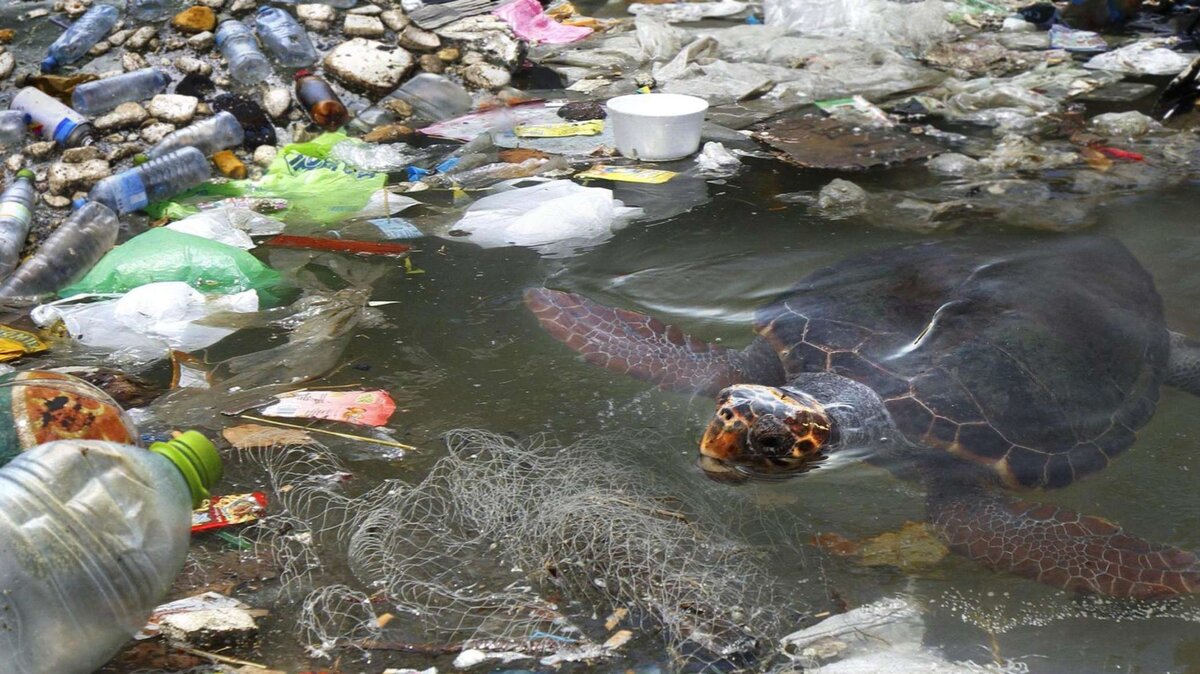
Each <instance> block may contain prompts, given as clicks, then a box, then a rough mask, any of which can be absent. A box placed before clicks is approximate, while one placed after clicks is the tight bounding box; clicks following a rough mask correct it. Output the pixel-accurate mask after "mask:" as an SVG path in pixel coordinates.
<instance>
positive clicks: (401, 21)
mask: <svg viewBox="0 0 1200 674" xmlns="http://www.w3.org/2000/svg"><path fill="white" fill-rule="evenodd" d="M379 18H380V19H382V20H383V25H385V26H387V27H388V29H390V30H393V31H395V32H397V33H399V32H400V31H402V30H404V27H405V26H407V25H408V23H409V19H408V15H407V14H405V13H404V10H401V9H389V10H388V11H386V12H384V13H383V14H380V15H379Z"/></svg>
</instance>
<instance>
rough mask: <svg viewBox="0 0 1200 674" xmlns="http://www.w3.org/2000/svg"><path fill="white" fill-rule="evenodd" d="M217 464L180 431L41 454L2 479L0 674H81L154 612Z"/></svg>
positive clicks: (50, 446) (69, 444)
mask: <svg viewBox="0 0 1200 674" xmlns="http://www.w3.org/2000/svg"><path fill="white" fill-rule="evenodd" d="M221 472H222V468H221V459H220V457H219V456H218V455H217V451H216V449H215V448H214V447H213V446H212V443H210V442H209V441H208V440H207V439H205V438H204V436H202V435H200V434H199V433H197V432H195V431H189V432H187V433H184V434H182V435H180V436H179V437H177V438H175V439H173V440H171V441H169V442H159V443H155V444H153V445H151V446H150V448H149V449H148V450H147V449H143V448H141V447H137V446H134V445H126V444H120V443H116V442H105V441H103V440H60V441H58V442H50V443H46V444H44V445H39V446H37V447H35V448H33V449H30V450H28V451H26V452H24V453H23V454H21V455H20V456H18V457H16V458H15V459H13V460H12V462H10V463H9V464H8V465H7V466H5V467H4V468H2V469H0V512H3V513H4V515H5V516H4V517H3V518H0V540H3V541H4V548H3V550H0V610H2V612H3V614H4V616H5V624H6V625H8V626H9V628H8V629H4V630H0V651H3V652H4V654H5V656H4V660H5V662H4V663H3V665H0V671H3V672H5V673H9V672H12V673H14V674H17V673H19V674H34V673H40V672H54V673H55V674H87V673H89V672H93V671H95V670H96V669H97V668H99V667H100V666H102V665H103V664H104V663H105V662H107V661H108V659H109V658H111V657H112V656H113V655H114V654H115V653H116V652H117V651H118V650H120V648H121V646H122V645H124V644H125V642H126V641H128V640H129V638H130V637H132V636H133V635H134V634H136V633H137V631H138V630H139V629H141V627H143V626H144V625H145V623H146V619H147V618H148V617H149V616H150V613H151V612H152V611H153V610H154V607H155V606H156V605H157V604H158V603H159V602H160V601H162V599H163V598H164V596H165V595H166V594H167V592H168V591H169V590H170V589H171V584H172V582H173V581H174V579H175V576H177V575H178V574H179V571H180V570H181V569H182V568H183V564H184V562H185V561H186V559H187V551H188V544H189V542H190V537H191V516H192V509H193V508H194V507H198V506H199V505H200V503H201V502H202V501H203V499H205V498H207V497H208V490H209V489H210V488H211V487H212V486H213V485H215V484H216V482H217V481H218V480H219V479H220V477H221Z"/></svg>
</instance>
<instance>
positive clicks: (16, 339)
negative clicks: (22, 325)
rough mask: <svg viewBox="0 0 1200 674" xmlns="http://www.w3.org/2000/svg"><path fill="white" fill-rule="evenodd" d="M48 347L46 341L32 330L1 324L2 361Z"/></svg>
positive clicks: (0, 360) (0, 348)
mask: <svg viewBox="0 0 1200 674" xmlns="http://www.w3.org/2000/svg"><path fill="white" fill-rule="evenodd" d="M46 348H47V347H46V343H45V342H43V341H42V340H40V339H38V336H37V335H35V334H33V333H31V332H25V331H24V330H18V329H16V328H11V327H9V326H7V325H0V363H6V362H8V361H10V360H16V359H18V358H20V357H22V356H27V355H29V354H31V353H41V352H43V351H45V350H46Z"/></svg>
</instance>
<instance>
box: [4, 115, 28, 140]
mask: <svg viewBox="0 0 1200 674" xmlns="http://www.w3.org/2000/svg"><path fill="white" fill-rule="evenodd" d="M28 133H29V115H27V114H25V113H24V112H22V111H21V110H0V147H17V146H18V145H21V144H22V143H24V142H25V136H26V134H28Z"/></svg>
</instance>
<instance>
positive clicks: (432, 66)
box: [417, 54, 446, 75]
mask: <svg viewBox="0 0 1200 674" xmlns="http://www.w3.org/2000/svg"><path fill="white" fill-rule="evenodd" d="M417 64H418V65H419V66H421V70H424V71H425V72H427V73H433V74H435V75H438V74H441V73H442V72H443V71H445V70H446V64H445V63H443V62H442V60H441V59H440V58H438V57H437V56H436V55H434V54H421V58H419V59H417Z"/></svg>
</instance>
